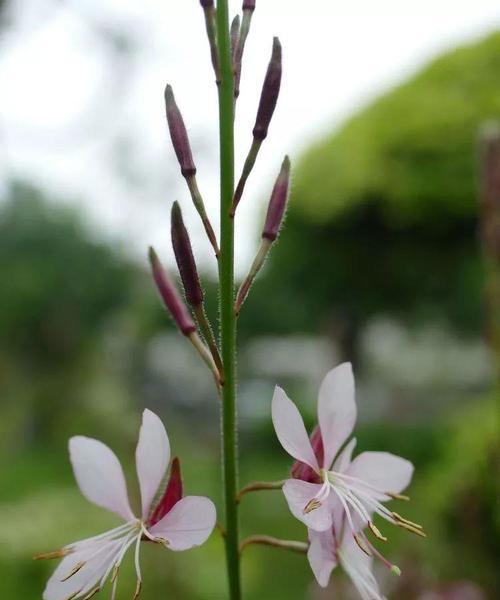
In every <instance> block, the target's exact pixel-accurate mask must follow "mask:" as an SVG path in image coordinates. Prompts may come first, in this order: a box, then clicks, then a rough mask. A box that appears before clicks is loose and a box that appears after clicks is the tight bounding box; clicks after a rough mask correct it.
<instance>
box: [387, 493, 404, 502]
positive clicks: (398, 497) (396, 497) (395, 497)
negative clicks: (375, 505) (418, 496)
mask: <svg viewBox="0 0 500 600" xmlns="http://www.w3.org/2000/svg"><path fill="white" fill-rule="evenodd" d="M385 495H386V496H389V498H392V499H393V500H403V501H404V502H409V501H410V496H405V495H403V494H395V493H394V492H385Z"/></svg>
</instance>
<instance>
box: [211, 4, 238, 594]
mask: <svg viewBox="0 0 500 600" xmlns="http://www.w3.org/2000/svg"><path fill="white" fill-rule="evenodd" d="M217 41H218V44H217V45H218V50H219V67H220V74H221V82H220V85H219V128H220V186H221V199H220V212H221V214H220V223H221V230H220V249H221V254H220V259H219V277H220V325H221V351H222V362H223V364H224V386H223V389H222V453H223V470H224V499H225V509H226V537H225V542H226V561H227V572H228V579H229V596H230V599H231V600H240V599H241V583H240V557H239V532H238V526H239V524H238V503H237V500H236V495H237V490H238V457H237V452H238V450H237V417H236V319H235V315H234V311H233V303H234V223H233V219H232V218H231V217H230V214H229V213H230V209H231V204H232V201H233V192H234V125H233V122H234V104H233V87H234V83H233V65H232V57H231V42H230V34H229V15H228V0H219V1H218V2H217Z"/></svg>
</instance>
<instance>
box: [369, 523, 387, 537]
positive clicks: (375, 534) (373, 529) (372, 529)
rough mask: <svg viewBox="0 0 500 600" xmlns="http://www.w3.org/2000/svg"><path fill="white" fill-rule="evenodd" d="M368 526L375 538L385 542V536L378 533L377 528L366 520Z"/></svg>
mask: <svg viewBox="0 0 500 600" xmlns="http://www.w3.org/2000/svg"><path fill="white" fill-rule="evenodd" d="M368 527H369V528H370V530H371V532H372V533H373V535H374V536H375V537H376V538H377V539H379V540H382V541H383V542H387V538H386V537H385V536H383V535H382V534H381V533H380V530H379V528H378V527H376V526H375V525H374V524H373V523H372V522H371V521H368Z"/></svg>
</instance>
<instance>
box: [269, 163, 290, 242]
mask: <svg viewBox="0 0 500 600" xmlns="http://www.w3.org/2000/svg"><path fill="white" fill-rule="evenodd" d="M289 187H290V159H289V158H288V156H285V159H284V161H283V164H282V165H281V170H280V173H279V175H278V178H277V179H276V183H275V184H274V188H273V192H272V194H271V199H270V200H269V206H268V208H267V215H266V222H265V223H264V229H263V230H262V237H263V238H267V239H268V240H270V241H271V242H273V241H274V240H275V239H276V238H277V237H278V233H279V230H280V227H281V223H282V221H283V216H284V214H285V208H286V204H287V200H288V190H289Z"/></svg>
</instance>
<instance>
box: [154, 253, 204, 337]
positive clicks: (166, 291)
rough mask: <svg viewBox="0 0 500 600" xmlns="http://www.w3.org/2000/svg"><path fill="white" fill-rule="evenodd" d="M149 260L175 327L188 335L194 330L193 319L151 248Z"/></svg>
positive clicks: (157, 285)
mask: <svg viewBox="0 0 500 600" xmlns="http://www.w3.org/2000/svg"><path fill="white" fill-rule="evenodd" d="M149 262H150V263H151V269H152V271H153V277H154V280H155V283H156V287H157V289H158V292H159V293H160V296H161V297H162V299H163V302H164V303H165V305H166V307H167V308H168V310H169V312H170V314H171V315H172V318H173V320H174V321H175V323H176V325H177V327H178V328H179V329H180V330H181V332H182V333H183V334H184V335H186V336H190V335H191V334H192V333H194V332H195V331H196V326H195V324H194V321H193V319H192V318H191V315H190V314H189V313H188V311H187V308H186V306H185V305H184V303H183V302H182V300H181V298H180V297H179V294H178V293H177V290H176V289H175V285H174V284H173V282H172V280H171V279H170V277H169V276H168V274H167V272H166V271H165V269H164V268H163V266H162V264H161V262H160V259H159V258H158V256H157V254H156V252H155V251H154V249H153V248H149Z"/></svg>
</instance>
